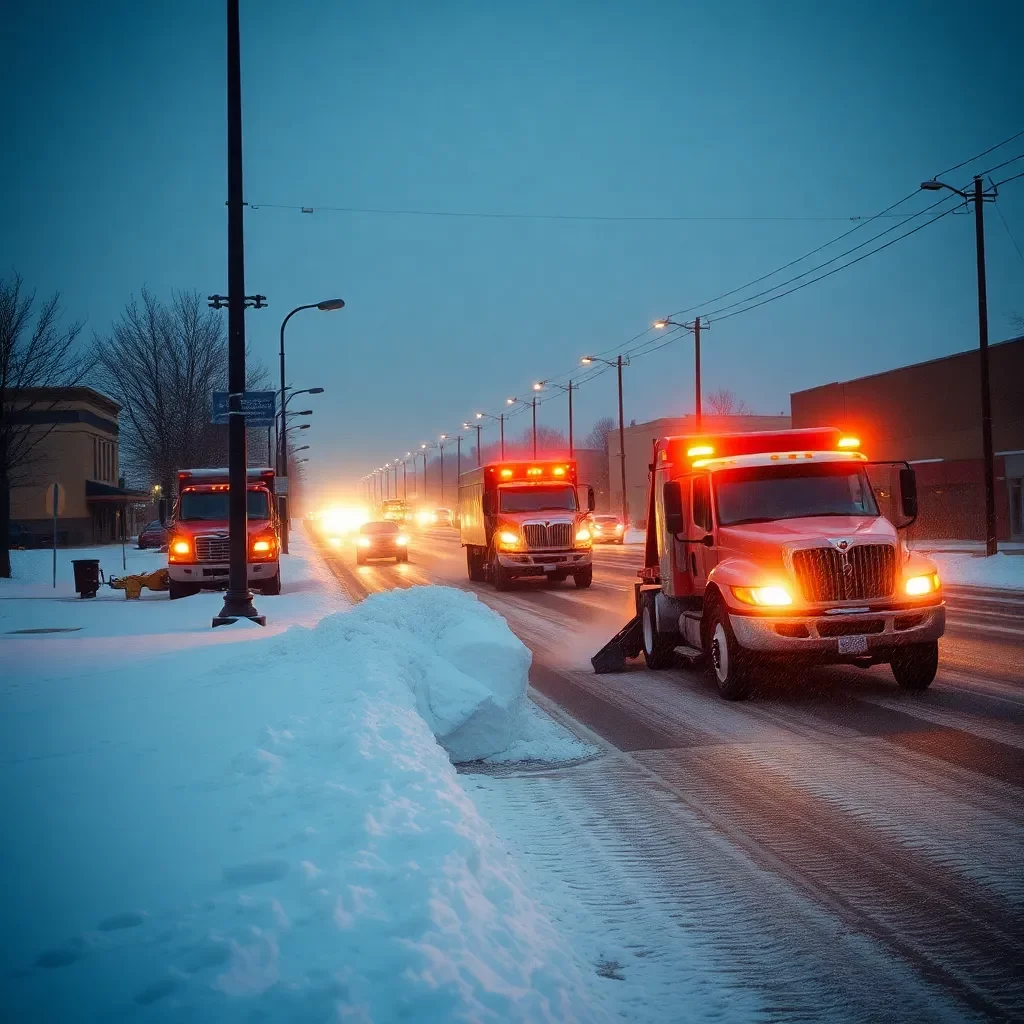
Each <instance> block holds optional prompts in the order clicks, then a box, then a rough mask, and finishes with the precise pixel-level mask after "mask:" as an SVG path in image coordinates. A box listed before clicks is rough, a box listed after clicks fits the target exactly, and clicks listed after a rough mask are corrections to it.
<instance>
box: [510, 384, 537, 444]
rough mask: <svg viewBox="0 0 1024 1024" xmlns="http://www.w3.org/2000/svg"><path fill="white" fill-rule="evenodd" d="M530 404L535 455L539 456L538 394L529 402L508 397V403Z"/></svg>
mask: <svg viewBox="0 0 1024 1024" xmlns="http://www.w3.org/2000/svg"><path fill="white" fill-rule="evenodd" d="M535 387H536V386H535ZM516 403H518V404H519V405H530V406H532V407H533V457H534V458H537V396H536V395H534V396H533V399H532V400H531V401H529V402H524V401H523V400H522V399H521V398H506V399H505V404H506V405H515V404H516Z"/></svg>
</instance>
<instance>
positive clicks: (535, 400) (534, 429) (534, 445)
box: [533, 395, 537, 458]
mask: <svg viewBox="0 0 1024 1024" xmlns="http://www.w3.org/2000/svg"><path fill="white" fill-rule="evenodd" d="M533 457H534V458H537V396H536V395H534V396H533Z"/></svg>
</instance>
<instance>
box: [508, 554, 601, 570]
mask: <svg viewBox="0 0 1024 1024" xmlns="http://www.w3.org/2000/svg"><path fill="white" fill-rule="evenodd" d="M498 562H499V563H500V564H501V566H502V568H504V569H509V570H510V571H511V572H512V573H513V575H516V576H542V575H545V574H546V573H549V572H570V573H571V572H577V571H578V570H580V569H586V568H587V567H588V566H589V565H591V564H592V563H593V558H592V556H591V553H590V551H589V550H585V551H499V552H498Z"/></svg>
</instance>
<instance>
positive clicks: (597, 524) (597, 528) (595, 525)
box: [591, 523, 601, 533]
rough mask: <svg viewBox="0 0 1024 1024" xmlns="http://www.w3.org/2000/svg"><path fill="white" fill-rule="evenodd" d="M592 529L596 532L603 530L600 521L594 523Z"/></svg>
mask: <svg viewBox="0 0 1024 1024" xmlns="http://www.w3.org/2000/svg"><path fill="white" fill-rule="evenodd" d="M591 529H592V530H593V531H594V533H600V532H601V525H600V524H599V523H594V525H593V526H592V527H591Z"/></svg>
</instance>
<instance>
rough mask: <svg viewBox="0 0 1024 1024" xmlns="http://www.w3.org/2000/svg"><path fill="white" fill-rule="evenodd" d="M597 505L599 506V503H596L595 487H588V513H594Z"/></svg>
mask: <svg viewBox="0 0 1024 1024" xmlns="http://www.w3.org/2000/svg"><path fill="white" fill-rule="evenodd" d="M596 504H597V502H596V501H594V488H593V487H588V488H587V511H588V512H593V511H594V507H595V505H596Z"/></svg>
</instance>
